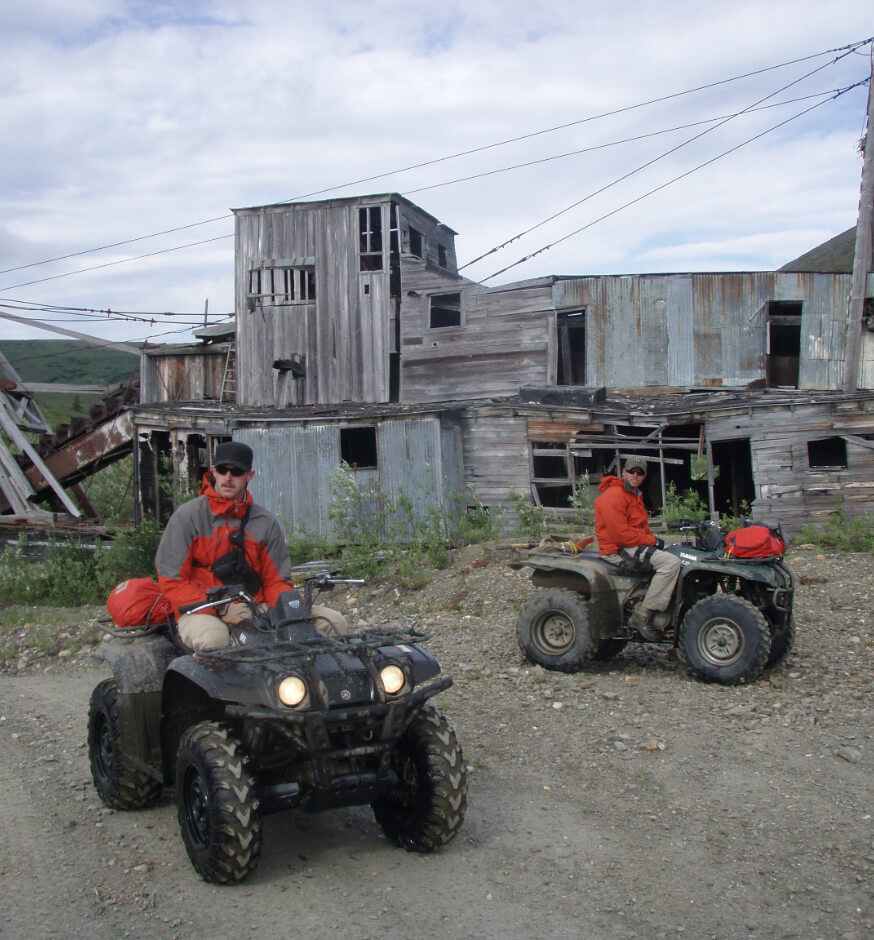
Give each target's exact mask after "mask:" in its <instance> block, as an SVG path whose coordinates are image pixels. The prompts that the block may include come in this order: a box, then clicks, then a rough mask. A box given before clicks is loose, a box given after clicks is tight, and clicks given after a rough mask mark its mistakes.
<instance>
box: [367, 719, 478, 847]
mask: <svg viewBox="0 0 874 940" xmlns="http://www.w3.org/2000/svg"><path fill="white" fill-rule="evenodd" d="M391 768H392V770H393V771H394V773H395V775H396V777H397V786H396V787H394V788H393V789H392V790H391V792H389V793H386V794H385V795H384V796H382V797H380V798H379V799H378V800H376V801H375V802H374V803H373V814H374V816H375V817H376V821H377V822H378V823H379V825H380V827H381V828H382V831H383V832H384V833H385V834H386V836H388V838H389V839H392V840H394V841H395V842H396V843H397V844H398V845H400V846H402V847H403V848H405V849H407V851H409V852H433V851H434V849H438V848H440V846H442V845H446V843H447V842H450V841H451V840H452V839H453V838H454V837H455V834H456V832H458V830H459V828H460V827H461V824H462V822H463V820H464V810H465V807H466V805H467V775H466V773H465V770H464V759H463V757H462V754H461V747H460V746H459V744H458V741H457V740H456V738H455V733H454V732H453V730H452V728H450V727H449V725H448V724H447V722H446V719H445V718H443V716H442V715H441V714H440V713H439V712H437V711H436V710H435V709H434V708H432V707H431V706H430V705H425V706H423V707H422V709H421V710H420V711H419V713H418V715H416V717H415V718H414V719H413V722H412V724H411V725H410V726H409V728H407V730H406V731H405V732H404V735H403V737H402V738H401V740H400V741H399V742H398V745H397V747H396V749H395V753H394V754H393V756H392V762H391Z"/></svg>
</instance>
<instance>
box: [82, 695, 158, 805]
mask: <svg viewBox="0 0 874 940" xmlns="http://www.w3.org/2000/svg"><path fill="white" fill-rule="evenodd" d="M88 761H89V763H90V765H91V778H92V780H93V781H94V787H95V788H96V790H97V793H98V794H99V796H100V799H101V800H103V802H104V803H106V805H107V806H111V807H112V808H113V809H123V810H128V809H144V808H145V807H146V806H151V805H153V804H154V803H156V802H157V801H158V798H159V797H160V796H161V792H162V790H163V789H164V788H163V786H162V785H161V783H160V782H159V781H157V780H155V779H154V778H153V777H150V776H149V775H148V774H147V773H146V772H145V771H143V770H140V769H138V768H137V767H135V766H134V765H133V764H132V763H131V762H130V760H129V759H128V758H127V757H126V755H125V754H124V752H123V751H122V740H121V727H120V724H119V718H118V686H117V685H116V683H115V679H104V680H103V682H101V683H100V684H99V685H98V686H97V688H95V689H94V691H93V692H92V693H91V705H90V707H89V709H88Z"/></svg>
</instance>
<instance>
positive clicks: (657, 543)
mask: <svg viewBox="0 0 874 940" xmlns="http://www.w3.org/2000/svg"><path fill="white" fill-rule="evenodd" d="M655 547H656V548H657V549H658V550H659V551H661V550H662V549H663V548H664V547H665V540H664V539H659V538H657V539H656V540H655Z"/></svg>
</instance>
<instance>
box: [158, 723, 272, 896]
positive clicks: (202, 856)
mask: <svg viewBox="0 0 874 940" xmlns="http://www.w3.org/2000/svg"><path fill="white" fill-rule="evenodd" d="M176 804H177V808H178V811H179V827H180V829H181V830H182V840H183V842H184V843H185V848H186V850H187V852H188V857H189V858H190V859H191V864H192V865H193V866H194V869H195V871H196V872H197V873H198V874H199V875H200V876H201V878H203V879H204V881H209V882H213V883H216V884H228V883H233V882H238V881H242V880H243V879H244V878H245V877H246V876H247V875H248V874H250V873H251V872H252V871H254V870H255V868H256V867H257V865H258V862H259V860H260V858H261V842H262V827H261V804H260V801H259V800H258V798H257V796H256V795H255V781H254V779H253V777H252V775H251V774H250V772H249V770H248V769H247V766H246V760H245V755H244V754H243V751H242V748H241V747H240V744H239V743H238V742H237V740H236V738H235V737H234V735H233V734H232V733H231V732H230V731H229V730H228V729H227V728H225V727H224V726H223V725H219V724H216V723H215V722H211V721H203V722H201V723H200V724H197V725H194V726H192V727H191V728H189V729H188V730H187V731H186V732H185V734H184V735H183V736H182V740H181V741H180V742H179V750H178V751H177V757H176Z"/></svg>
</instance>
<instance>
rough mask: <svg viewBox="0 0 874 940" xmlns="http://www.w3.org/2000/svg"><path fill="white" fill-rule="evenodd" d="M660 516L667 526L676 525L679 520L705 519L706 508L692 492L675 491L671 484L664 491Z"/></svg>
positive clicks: (673, 485) (674, 486)
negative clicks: (663, 502) (663, 503)
mask: <svg viewBox="0 0 874 940" xmlns="http://www.w3.org/2000/svg"><path fill="white" fill-rule="evenodd" d="M662 516H663V518H664V520H665V522H666V523H667V524H668V525H676V524H677V523H678V522H679V521H680V520H681V519H706V518H707V506H706V505H705V504H704V501H703V500H702V499H701V497H700V496H699V495H698V494H697V493H696V492H695V491H694V490H684V491H683V492H682V493H680V492H678V491H677V487H676V485H675V484H674V483H673V482H671V483H669V484H668V488H667V490H666V491H665V505H664V506H663V507H662Z"/></svg>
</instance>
